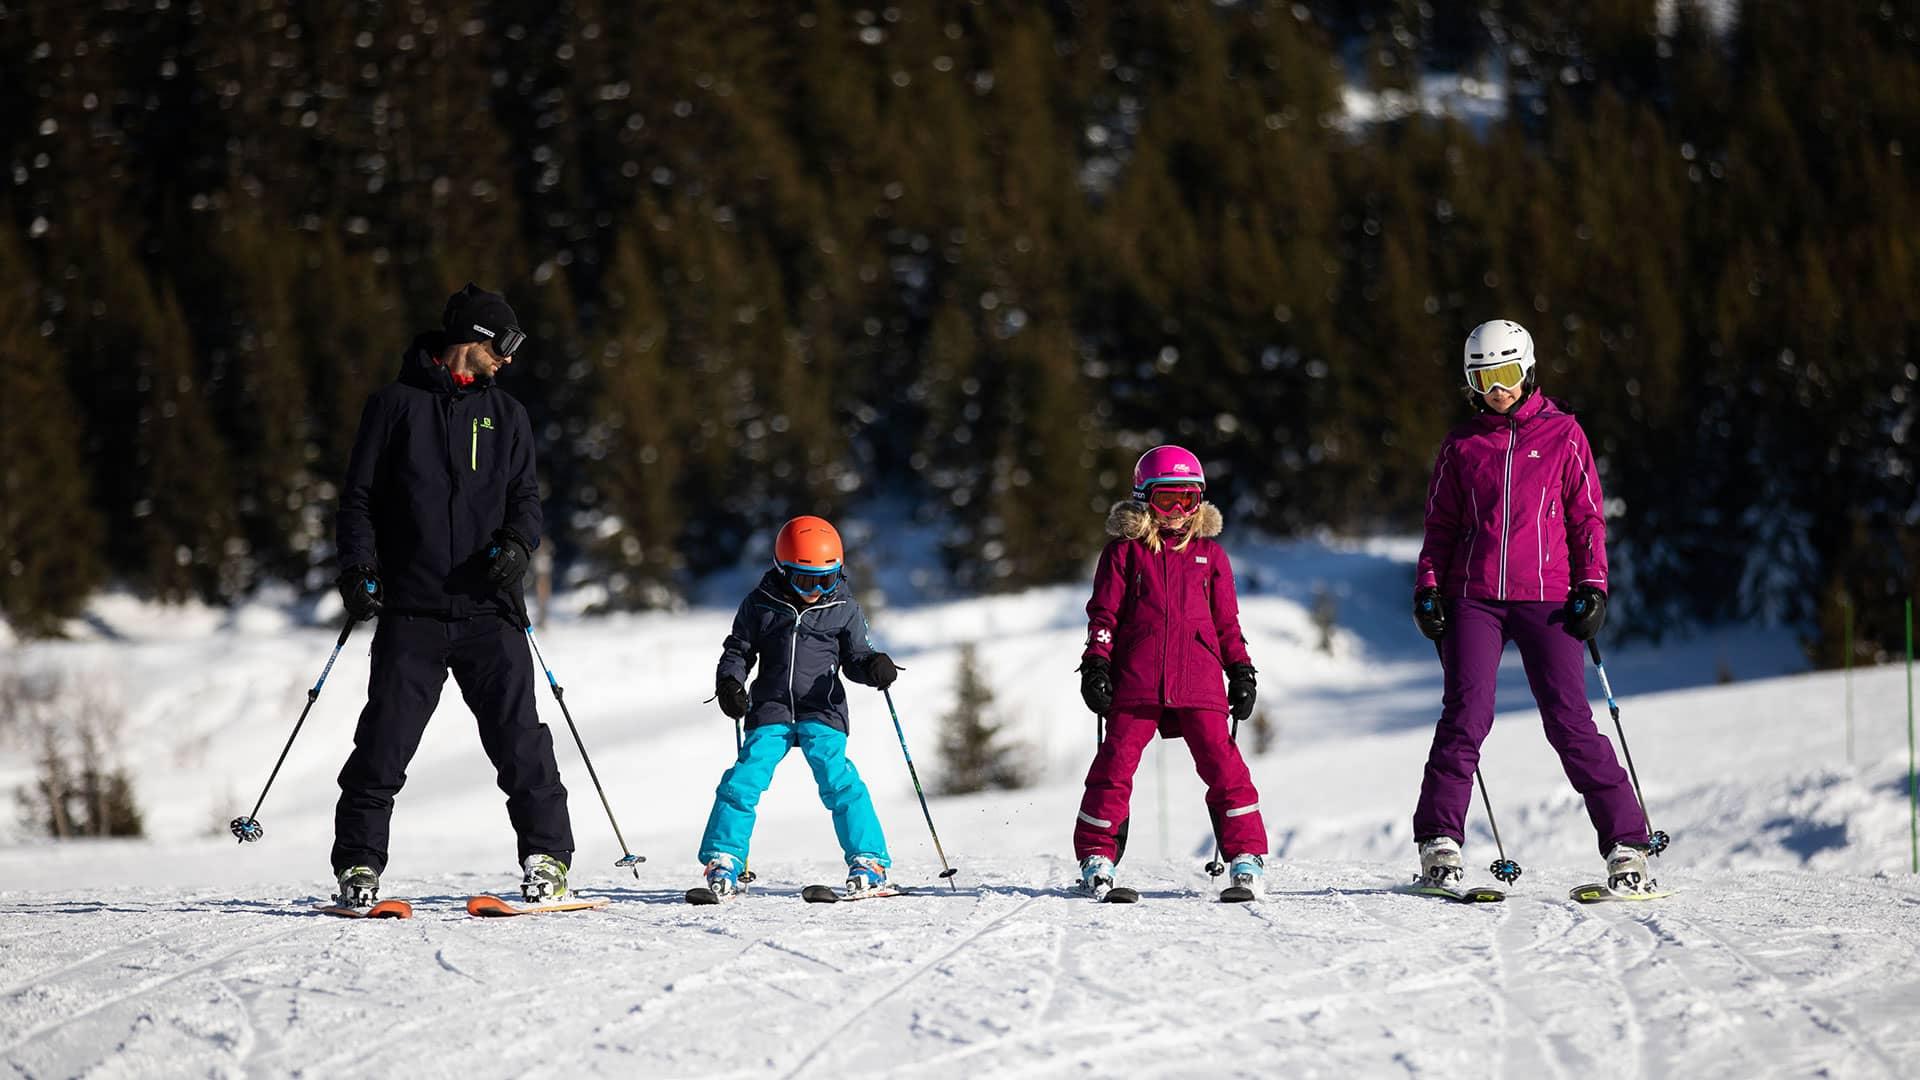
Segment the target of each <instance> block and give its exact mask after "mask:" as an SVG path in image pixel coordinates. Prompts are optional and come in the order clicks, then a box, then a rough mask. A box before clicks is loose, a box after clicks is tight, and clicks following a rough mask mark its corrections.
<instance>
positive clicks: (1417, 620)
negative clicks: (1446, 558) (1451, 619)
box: [1413, 585, 1447, 641]
mask: <svg viewBox="0 0 1920 1080" xmlns="http://www.w3.org/2000/svg"><path fill="white" fill-rule="evenodd" d="M1413 623H1414V625H1415V626H1418V627H1419V628H1420V632H1421V633H1422V634H1425V635H1427V639H1428V640H1429V641H1439V640H1440V639H1441V638H1443V637H1446V636H1447V603H1446V601H1444V600H1442V599H1440V590H1439V589H1436V588H1434V587H1433V586H1432V585H1428V586H1427V587H1426V588H1424V589H1415V590H1413Z"/></svg>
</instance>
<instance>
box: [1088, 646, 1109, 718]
mask: <svg viewBox="0 0 1920 1080" xmlns="http://www.w3.org/2000/svg"><path fill="white" fill-rule="evenodd" d="M1110 666H1111V665H1109V664H1108V663H1107V662H1106V661H1105V660H1102V659H1100V658H1099V657H1097V656H1088V657H1084V658H1082V659H1081V661H1080V700H1081V701H1084V702H1086V703H1087V708H1088V709H1091V710H1092V711H1093V713H1094V715H1096V716H1105V715H1107V714H1108V713H1109V712H1112V711H1113V678H1112V677H1111V676H1110V675H1108V674H1107V671H1108V669H1109V667H1110Z"/></svg>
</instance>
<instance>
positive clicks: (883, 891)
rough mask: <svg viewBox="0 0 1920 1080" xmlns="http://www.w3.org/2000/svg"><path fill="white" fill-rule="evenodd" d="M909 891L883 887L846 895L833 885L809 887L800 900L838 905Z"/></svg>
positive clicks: (895, 887)
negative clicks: (846, 901) (843, 901)
mask: <svg viewBox="0 0 1920 1080" xmlns="http://www.w3.org/2000/svg"><path fill="white" fill-rule="evenodd" d="M905 895H907V890H905V889H903V888H901V887H900V886H898V885H882V886H880V887H878V888H874V889H868V890H867V891H865V892H857V893H845V892H841V891H840V890H838V889H836V888H834V887H833V886H831V885H808V886H807V887H806V888H804V889H801V890H800V899H802V900H805V901H806V902H807V903H809V904H837V903H839V902H840V901H842V900H877V899H879V898H880V897H883V896H905Z"/></svg>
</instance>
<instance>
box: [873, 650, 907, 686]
mask: <svg viewBox="0 0 1920 1080" xmlns="http://www.w3.org/2000/svg"><path fill="white" fill-rule="evenodd" d="M899 677H900V668H899V667H898V666H896V665H895V664H894V662H893V657H891V656H888V655H887V654H886V653H883V652H877V653H874V654H873V655H872V656H870V657H868V658H867V681H868V682H870V683H872V684H873V688H874V689H875V690H885V689H886V688H887V687H889V686H892V685H893V680H895V679H897V678H899Z"/></svg>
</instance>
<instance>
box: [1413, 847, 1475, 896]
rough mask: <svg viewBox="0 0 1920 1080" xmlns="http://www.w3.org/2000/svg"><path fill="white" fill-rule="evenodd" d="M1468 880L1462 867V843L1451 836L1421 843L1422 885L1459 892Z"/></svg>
mask: <svg viewBox="0 0 1920 1080" xmlns="http://www.w3.org/2000/svg"><path fill="white" fill-rule="evenodd" d="M1466 880H1467V872H1466V868H1465V867H1463V866H1461V865H1460V842H1459V841H1458V840H1455V839H1454V838H1453V837H1451V836H1436V837H1433V838H1432V839H1429V840H1422V841H1420V884H1422V885H1430V886H1433V887H1434V888H1437V889H1452V890H1454V891H1456V892H1457V891H1459V890H1460V889H1461V888H1462V887H1464V886H1465V884H1466Z"/></svg>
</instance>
